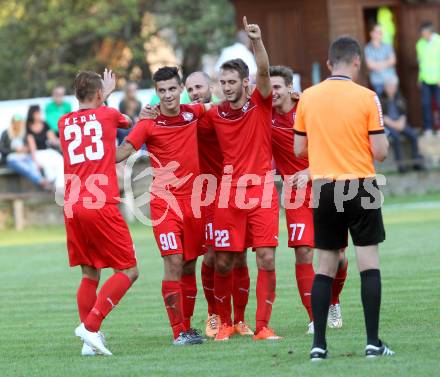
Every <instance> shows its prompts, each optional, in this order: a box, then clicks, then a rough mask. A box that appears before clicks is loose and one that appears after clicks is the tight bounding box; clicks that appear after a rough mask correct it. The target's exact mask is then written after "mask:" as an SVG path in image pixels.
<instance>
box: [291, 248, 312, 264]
mask: <svg viewBox="0 0 440 377" xmlns="http://www.w3.org/2000/svg"><path fill="white" fill-rule="evenodd" d="M295 258H296V263H297V264H310V263H313V249H311V248H310V247H307V246H300V247H296V248H295Z"/></svg>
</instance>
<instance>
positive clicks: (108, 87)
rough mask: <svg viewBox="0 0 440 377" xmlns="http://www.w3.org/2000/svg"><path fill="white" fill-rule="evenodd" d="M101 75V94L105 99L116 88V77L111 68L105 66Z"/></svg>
mask: <svg viewBox="0 0 440 377" xmlns="http://www.w3.org/2000/svg"><path fill="white" fill-rule="evenodd" d="M102 77H103V78H102V94H103V96H104V99H107V97H108V96H109V95H110V94H111V93H112V92H113V91H114V90H115V88H116V77H115V74H114V73H113V72H112V70H111V69H110V70H109V69H107V68H106V69H105V70H104V73H103V75H102Z"/></svg>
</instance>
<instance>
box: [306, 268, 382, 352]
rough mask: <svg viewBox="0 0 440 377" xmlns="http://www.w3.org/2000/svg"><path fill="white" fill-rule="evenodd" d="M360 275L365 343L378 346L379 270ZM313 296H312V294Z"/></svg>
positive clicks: (380, 287) (380, 284)
mask: <svg viewBox="0 0 440 377" xmlns="http://www.w3.org/2000/svg"><path fill="white" fill-rule="evenodd" d="M360 275H361V298H362V305H363V307H364V316H365V328H366V330H367V344H371V345H374V346H376V347H379V346H380V340H379V313H380V301H381V295H382V283H381V277H380V270H373V269H372V270H365V271H362V272H361V273H360ZM312 297H313V296H312Z"/></svg>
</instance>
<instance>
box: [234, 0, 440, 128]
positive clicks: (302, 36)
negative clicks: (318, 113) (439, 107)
mask: <svg viewBox="0 0 440 377" xmlns="http://www.w3.org/2000/svg"><path fill="white" fill-rule="evenodd" d="M233 3H234V5H235V8H236V17H237V25H238V26H239V27H241V25H242V16H243V15H246V16H248V20H249V22H252V23H258V24H259V25H260V26H261V27H262V29H263V38H264V42H265V44H266V46H267V49H268V52H269V56H270V61H271V64H283V65H288V66H290V67H291V68H293V70H294V71H295V72H297V73H299V74H300V75H301V85H302V87H303V88H307V87H308V86H310V85H311V83H312V65H313V64H314V63H318V64H319V67H320V69H319V72H320V75H321V78H324V77H326V76H327V75H328V71H327V68H326V59H327V51H328V46H329V43H330V41H331V40H333V39H334V38H336V37H337V36H339V35H342V34H349V35H351V36H354V37H356V38H357V39H358V40H359V42H360V43H361V44H362V46H363V45H365V43H367V42H368V39H369V36H368V28H369V26H370V23H371V22H374V21H375V16H376V13H377V10H378V9H379V7H382V6H386V7H389V8H390V10H391V11H392V13H393V19H394V24H395V26H396V35H395V40H394V47H395V50H396V56H397V70H398V74H399V77H400V81H401V88H402V91H403V94H404V95H405V97H406V98H407V100H408V104H409V117H410V121H411V122H412V123H413V124H414V125H415V126H417V127H421V124H422V122H421V119H422V115H421V102H420V93H419V89H418V87H417V74H418V68H417V60H416V52H415V44H416V42H417V40H418V38H419V26H420V24H421V23H422V22H423V21H425V20H430V21H432V22H433V23H434V25H435V26H436V28H437V31H439V32H440V1H439V0H425V1H423V0H420V1H417V0H233ZM361 82H362V83H363V84H365V85H368V79H367V72H366V69H365V67H364V72H363V74H362V77H361Z"/></svg>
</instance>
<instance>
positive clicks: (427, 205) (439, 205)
mask: <svg viewBox="0 0 440 377" xmlns="http://www.w3.org/2000/svg"><path fill="white" fill-rule="evenodd" d="M383 209H384V210H396V209H440V200H439V201H429V202H417V203H394V204H386V200H385V203H384V205H383Z"/></svg>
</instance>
